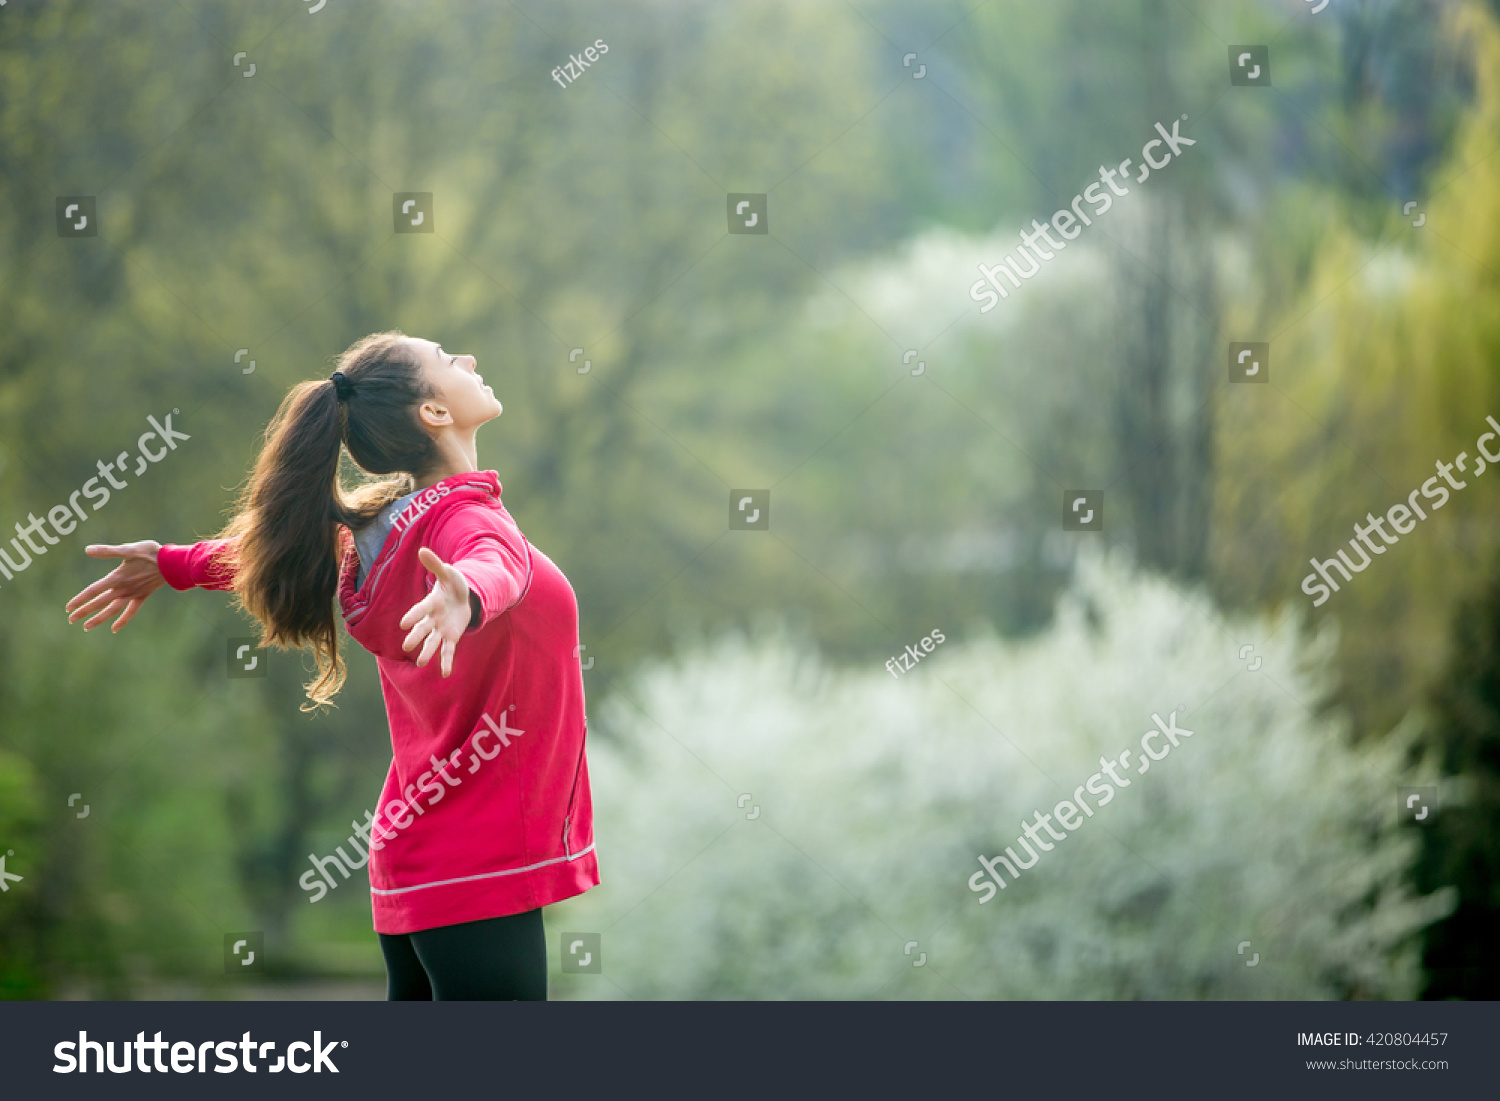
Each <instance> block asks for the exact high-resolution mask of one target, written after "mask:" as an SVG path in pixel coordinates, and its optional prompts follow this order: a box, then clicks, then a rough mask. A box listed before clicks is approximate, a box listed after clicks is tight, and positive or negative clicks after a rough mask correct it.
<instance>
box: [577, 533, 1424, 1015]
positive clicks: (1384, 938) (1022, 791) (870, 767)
mask: <svg viewBox="0 0 1500 1101" xmlns="http://www.w3.org/2000/svg"><path fill="white" fill-rule="evenodd" d="M933 626H935V627H938V628H941V627H942V626H943V625H941V624H934V625H933ZM948 637H949V641H948V642H946V643H945V644H943V645H941V646H939V647H938V648H937V650H936V652H935V653H933V654H931V655H930V656H928V657H926V658H925V659H924V660H923V661H921V662H920V663H919V664H917V665H916V666H915V668H913V669H912V670H911V671H910V672H908V673H904V674H902V675H901V676H900V678H899V679H896V678H894V677H893V676H892V675H891V673H890V672H889V671H887V670H885V669H883V668H880V667H879V666H878V665H877V666H875V667H874V668H873V669H871V670H869V671H865V670H860V669H852V670H833V669H830V668H828V667H826V666H825V665H823V664H822V663H821V662H820V661H819V659H818V657H817V655H816V654H815V653H813V652H812V651H811V650H810V648H808V647H806V646H804V645H801V644H799V643H798V642H796V641H795V640H793V639H791V638H788V637H787V636H786V635H784V634H779V633H776V632H769V633H764V634H762V635H761V636H759V637H756V638H754V639H746V638H744V637H743V636H728V637H724V638H721V639H720V640H718V641H717V642H716V643H713V644H711V645H708V646H705V647H703V648H701V649H699V650H697V651H695V652H693V653H690V654H688V655H687V656H684V657H682V658H680V659H679V660H677V661H675V662H671V663H663V664H658V665H655V666H652V667H650V668H646V669H643V670H642V671H640V672H639V673H638V675H637V676H636V677H634V678H633V679H632V680H631V681H629V682H628V683H625V684H621V685H619V686H617V687H616V689H615V691H614V692H612V693H611V694H610V695H609V697H608V698H607V699H606V700H605V701H604V702H603V704H602V706H598V707H596V708H595V714H596V721H595V723H594V724H593V733H592V736H591V741H590V767H591V773H592V785H593V791H594V798H595V809H596V835H597V838H598V845H599V860H600V867H601V875H602V878H603V884H602V885H601V886H600V887H599V888H596V889H595V890H594V891H592V892H590V893H589V894H587V895H585V896H583V897H582V898H580V899H578V900H575V901H571V902H568V903H565V904H563V905H561V906H559V907H556V908H555V909H554V911H551V912H550V916H549V924H550V926H551V929H552V930H553V931H554V932H556V931H559V930H569V931H571V930H588V931H593V932H602V933H603V952H602V955H603V960H604V974H603V976H602V978H598V977H579V978H577V979H574V978H572V977H569V976H557V977H555V978H554V989H555V996H560V997H637V998H872V997H894V998H1005V999H1033V998H1070V999H1076V998H1297V999H1301V998H1336V997H1381V998H1407V997H1411V996H1413V995H1414V994H1415V992H1416V979H1417V961H1416V951H1415V943H1414V937H1413V934H1414V933H1415V932H1416V931H1417V930H1419V929H1420V928H1421V927H1422V926H1423V925H1424V924H1426V923H1428V922H1430V921H1432V920H1434V919H1436V918H1437V917H1440V916H1442V915H1443V914H1444V913H1446V912H1447V910H1448V908H1449V907H1450V906H1451V901H1450V899H1449V898H1448V897H1447V896H1446V895H1437V896H1429V897H1425V898H1422V897H1415V896H1414V895H1413V894H1412V893H1411V892H1410V890H1409V889H1408V888H1407V886H1406V885H1405V882H1404V872H1405V869H1406V868H1407V866H1408V864H1409V863H1410V861H1411V860H1412V858H1413V856H1414V853H1415V847H1416V840H1415V837H1414V835H1413V833H1412V827H1409V826H1408V827H1402V826H1401V825H1400V824H1399V823H1398V815H1397V809H1396V804H1397V800H1396V793H1395V789H1396V786H1397V784H1398V783H1403V784H1412V783H1418V782H1421V779H1420V777H1419V776H1417V775H1414V774H1412V773H1410V772H1409V771H1406V772H1403V765H1402V760H1403V753H1404V750H1405V746H1406V740H1405V736H1404V735H1403V734H1402V733H1400V732H1396V733H1393V734H1391V735H1390V736H1388V737H1387V738H1385V739H1383V740H1380V741H1378V742H1375V743H1369V742H1367V743H1364V744H1360V745H1357V746H1356V745H1352V744H1351V743H1350V740H1349V738H1348V733H1347V728H1346V726H1345V725H1344V724H1343V723H1342V722H1341V721H1340V720H1339V718H1338V717H1337V716H1336V715H1335V716H1328V715H1320V714H1319V713H1318V711H1317V704H1318V701H1319V698H1320V695H1321V693H1322V692H1323V690H1324V688H1325V686H1326V682H1325V674H1324V673H1323V669H1324V667H1325V664H1326V660H1327V657H1328V656H1329V655H1328V650H1329V647H1328V641H1329V640H1327V639H1326V638H1325V639H1324V640H1323V641H1322V642H1321V643H1319V644H1314V645H1312V646H1308V645H1306V644H1303V643H1300V642H1299V641H1298V637H1297V631H1296V629H1295V624H1294V623H1292V622H1290V621H1287V620H1278V621H1265V620H1251V619H1246V620H1241V621H1232V620H1229V619H1226V618H1225V617H1223V616H1222V615H1221V614H1220V613H1219V612H1217V611H1216V610H1215V609H1214V608H1213V607H1212V606H1211V605H1210V604H1209V603H1208V601H1207V599H1206V598H1204V597H1202V596H1201V595H1200V594H1198V593H1195V592H1185V591H1183V590H1181V589H1179V588H1177V587H1175V586H1174V585H1173V584H1171V583H1169V582H1167V581H1164V580H1161V579H1159V578H1153V577H1142V576H1139V575H1134V574H1132V573H1131V572H1130V571H1129V570H1128V569H1127V568H1126V567H1124V566H1123V565H1121V564H1118V563H1114V564H1111V563H1110V562H1107V561H1096V560H1084V561H1082V562H1081V563H1080V568H1079V571H1078V575H1077V579H1076V581H1075V583H1074V585H1073V587H1072V589H1071V590H1070V591H1069V592H1068V594H1067V595H1066V596H1065V598H1064V599H1063V601H1062V602H1061V604H1060V606H1059V609H1058V614H1057V616H1056V619H1055V621H1054V623H1053V625H1052V626H1051V627H1050V628H1049V629H1048V630H1047V631H1046V632H1045V633H1044V634H1041V635H1039V636H1037V637H1035V638H1032V639H1029V640H1025V641H1019V642H1004V641H1000V640H997V639H994V638H980V639H977V640H970V641H967V642H959V641H958V640H956V639H955V638H953V637H952V634H951V633H949V635H948ZM1246 646H1250V647H1253V650H1246V651H1244V653H1245V656H1244V657H1241V651H1242V650H1243V649H1244V647H1246ZM1252 667H1253V668H1252ZM1174 711H1175V712H1176V722H1177V725H1178V726H1180V727H1183V728H1186V729H1188V730H1191V731H1193V733H1192V735H1191V736H1190V737H1189V736H1184V737H1182V738H1181V739H1180V745H1179V746H1178V747H1177V748H1175V749H1172V750H1171V752H1170V755H1169V756H1167V757H1165V758H1164V759H1162V760H1159V761H1156V762H1154V763H1153V766H1152V767H1150V768H1149V770H1148V772H1146V773H1145V774H1139V773H1137V772H1136V771H1135V770H1134V769H1133V768H1127V769H1125V770H1123V771H1122V775H1123V776H1126V777H1128V778H1129V779H1130V780H1131V784H1130V786H1129V787H1122V788H1121V789H1120V790H1118V791H1117V792H1116V793H1115V796H1114V798H1113V800H1112V802H1110V803H1109V805H1107V806H1098V805H1097V800H1095V814H1094V816H1093V817H1091V818H1085V819H1084V820H1083V823H1082V825H1081V826H1079V827H1078V828H1076V829H1075V830H1074V831H1073V832H1071V833H1067V835H1066V837H1065V839H1064V840H1060V841H1056V842H1054V843H1053V844H1054V847H1053V849H1052V850H1051V851H1045V852H1042V853H1041V854H1040V860H1039V862H1038V863H1037V864H1036V865H1035V866H1034V867H1032V868H1031V869H1029V870H1027V871H1024V872H1022V873H1021V874H1020V877H1019V879H1017V880H1015V881H1013V882H1009V877H1007V880H1008V886H1007V887H1006V888H1005V889H1004V890H1003V891H1000V892H998V893H995V894H994V895H993V897H989V896H990V892H985V893H983V894H981V893H976V892H975V891H973V890H972V889H971V887H970V885H969V880H970V877H971V876H972V875H973V874H974V873H975V872H978V871H979V870H980V865H979V860H978V858H979V856H980V855H986V856H991V857H993V856H994V855H996V854H997V853H999V852H1002V851H1003V850H1004V848H1005V846H1007V845H1011V846H1014V845H1016V838H1017V836H1018V835H1019V834H1020V833H1021V822H1022V820H1023V819H1027V820H1031V819H1032V818H1033V816H1034V815H1035V813H1036V812H1037V811H1044V812H1051V811H1052V809H1053V807H1054V806H1055V805H1056V804H1057V803H1058V802H1059V801H1060V800H1064V799H1070V798H1071V797H1072V794H1073V792H1074V791H1075V790H1076V789H1077V788H1078V787H1080V786H1082V785H1084V784H1086V783H1087V781H1088V780H1089V779H1090V777H1092V776H1093V775H1094V774H1095V773H1098V772H1100V770H1101V758H1107V759H1114V758H1116V757H1117V756H1118V755H1119V753H1120V751H1121V750H1123V749H1127V748H1129V749H1132V750H1135V751H1136V752H1137V753H1138V752H1139V748H1138V747H1139V745H1140V739H1141V735H1142V734H1143V733H1144V732H1145V731H1146V730H1149V729H1151V728H1152V726H1153V720H1152V715H1153V713H1155V714H1159V715H1161V716H1163V717H1166V716H1168V715H1169V714H1170V713H1172V712H1174ZM1135 761H1136V758H1134V757H1133V758H1132V760H1131V764H1132V765H1134V764H1135ZM1042 836H1043V837H1046V836H1047V835H1046V834H1045V833H1043V834H1042ZM981 898H989V901H987V902H983V903H982V902H981V901H980V900H981ZM1246 941H1248V942H1249V944H1248V945H1245V944H1244V942H1246ZM912 942H916V943H915V944H913V943H912Z"/></svg>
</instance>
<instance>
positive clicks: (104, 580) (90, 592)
mask: <svg viewBox="0 0 1500 1101" xmlns="http://www.w3.org/2000/svg"><path fill="white" fill-rule="evenodd" d="M113 576H114V574H109V575H108V576H106V577H101V578H100V579H99V580H98V581H95V582H94V583H93V584H92V585H90V586H89V587H88V588H86V589H84V590H83V591H81V592H80V593H79V594H78V595H77V596H75V597H74V598H73V599H72V600H70V601H68V602H67V604H65V605H64V608H65V609H66V610H67V611H69V612H71V611H73V610H74V609H75V608H77V607H78V606H79V605H81V604H85V603H87V602H89V601H91V600H93V599H94V597H96V596H98V595H99V594H100V593H103V592H108V591H109V589H110V588H111V587H112V586H113V584H114V582H113V581H111V580H110V578H112V577H113ZM75 618H77V617H76V616H69V617H68V622H69V623H72V622H73V620H74V619H75Z"/></svg>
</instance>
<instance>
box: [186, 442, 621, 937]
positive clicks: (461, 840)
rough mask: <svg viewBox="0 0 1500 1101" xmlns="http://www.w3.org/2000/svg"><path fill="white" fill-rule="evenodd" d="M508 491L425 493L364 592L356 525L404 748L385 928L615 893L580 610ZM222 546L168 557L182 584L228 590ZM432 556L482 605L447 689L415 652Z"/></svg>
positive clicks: (374, 886) (349, 590)
mask: <svg viewBox="0 0 1500 1101" xmlns="http://www.w3.org/2000/svg"><path fill="white" fill-rule="evenodd" d="M500 492H501V486H500V479H499V476H498V475H497V474H496V473H495V472H494V471H492V470H487V471H480V472H478V473H473V474H455V475H453V476H452V477H449V478H445V479H443V480H442V481H441V482H438V483H437V484H436V485H434V486H432V487H431V488H429V489H427V490H425V491H424V492H423V493H422V494H421V495H420V496H418V497H417V498H416V499H415V500H414V501H413V502H411V504H409V505H408V506H407V507H406V508H404V509H403V510H402V511H401V513H400V514H399V515H398V516H397V517H396V524H395V526H394V528H393V529H392V530H391V533H390V535H389V536H388V537H387V538H386V540H385V545H384V546H383V547H382V548H381V551H380V555H379V557H377V558H376V559H375V561H374V562H373V563H371V565H370V569H369V571H368V574H367V576H366V578H365V581H364V584H363V586H362V587H361V588H359V589H358V590H356V588H355V579H356V577H357V576H358V569H359V558H358V555H357V553H356V552H355V550H354V547H353V545H352V540H350V539H349V538H348V532H347V529H346V530H345V531H344V536H345V540H344V541H345V547H346V549H345V553H344V561H343V568H342V570H341V572H340V577H339V603H340V605H341V607H342V610H343V613H344V622H345V625H346V626H347V628H348V631H349V634H350V636H351V637H352V638H353V639H354V640H355V641H356V642H358V643H359V644H360V645H362V646H363V647H364V648H365V649H367V650H369V651H370V652H371V653H372V654H374V655H375V660H376V664H377V665H378V666H379V668H380V684H381V690H382V693H383V695H384V696H385V708H386V715H387V717H388V719H389V721H390V727H391V748H392V751H393V753H394V759H393V760H392V761H391V768H390V772H389V773H388V774H387V776H386V780H385V787H384V789H383V790H382V791H381V794H380V803H379V807H378V810H377V812H376V813H375V815H374V817H373V823H369V828H368V830H367V831H364V832H367V833H368V834H369V846H370V854H369V866H370V895H371V900H372V908H373V911H374V920H375V930H376V932H379V933H412V932H416V931H418V930H421V929H430V928H433V927H435V926H439V925H453V924H457V923H459V922H465V921H478V920H481V919H483V918H491V917H501V916H503V915H506V914H516V913H521V912H523V911H525V910H532V909H535V908H537V907H539V906H546V905H548V904H550V903H553V902H558V901H560V900H562V899H565V898H572V897H573V896H574V895H579V894H582V893H583V892H584V891H587V890H588V889H589V888H590V887H593V886H595V885H596V884H597V883H598V882H599V869H598V864H597V862H596V860H595V855H594V827H593V805H592V801H591V800H590V797H589V777H588V764H587V762H586V761H585V759H584V735H585V728H586V719H585V716H584V700H583V673H582V670H581V668H580V667H579V662H578V649H577V647H578V604H577V600H576V598H575V597H574V594H573V588H572V586H571V585H569V584H568V579H567V578H566V577H564V576H563V573H562V571H561V570H559V569H558V568H557V567H556V566H555V565H553V563H552V561H551V560H550V559H549V558H547V556H546V555H544V554H542V552H541V551H539V550H537V549H536V548H535V547H533V546H532V545H531V544H530V543H529V542H528V541H527V540H526V537H525V536H523V535H522V534H521V531H520V529H519V528H518V527H517V526H516V523H515V521H514V520H513V519H512V518H511V515H510V513H509V512H507V511H506V509H505V506H504V505H503V504H502V503H501V501H500ZM222 546H223V544H222V543H220V542H215V541H209V542H203V543H195V544H193V545H192V546H188V547H181V546H164V547H162V549H161V553H160V555H159V556H158V559H157V563H158V566H159V568H160V570H161V573H162V576H163V577H164V578H166V581H167V583H168V584H169V585H171V586H172V587H173V588H174V589H189V588H192V587H194V586H195V585H196V586H202V587H203V588H208V589H228V588H231V587H232V584H233V580H232V575H231V574H230V573H229V570H228V568H227V563H225V562H223V561H221V560H219V559H217V558H216V557H215V554H216V553H217V551H218V550H219V549H220V548H221V547H222ZM424 546H425V547H430V548H431V549H432V551H433V552H434V553H435V554H437V556H438V557H439V558H441V559H442V560H443V561H444V562H447V563H449V564H451V565H453V566H455V567H456V568H457V569H458V570H459V571H460V572H462V573H463V575H464V577H465V578H466V579H467V580H468V582H469V586H470V588H471V589H472V591H473V592H474V593H476V594H477V595H478V597H479V601H480V604H481V605H482V607H483V614H482V618H481V621H480V624H479V625H478V626H477V627H475V628H474V629H472V630H470V631H469V632H468V633H467V634H466V635H464V637H463V638H462V639H461V640H460V641H459V643H458V647H457V649H456V650H455V652H454V657H453V674H452V676H450V677H449V678H448V679H446V680H444V679H443V677H442V674H441V671H440V668H439V659H438V657H437V655H434V656H433V659H432V660H431V661H430V662H429V663H428V664H427V665H426V666H425V667H423V668H420V669H419V668H417V665H416V654H417V653H419V652H420V651H418V650H414V651H413V652H412V653H411V654H407V653H405V652H404V651H403V650H402V649H401V643H402V640H403V639H404V638H405V637H406V634H407V632H406V631H405V630H403V629H402V628H401V626H400V621H401V617H402V616H403V615H405V614H406V612H407V611H408V610H409V609H410V608H411V606H412V605H413V604H415V603H417V601H419V600H421V599H422V598H423V597H424V596H426V595H427V593H428V592H430V591H431V589H432V585H433V578H432V575H431V574H429V573H428V572H427V570H426V569H425V568H424V567H423V566H422V564H421V563H420V562H419V561H418V560H417V550H418V549H419V548H421V547H424ZM368 818H369V816H368V815H367V819H368ZM362 836H363V833H362Z"/></svg>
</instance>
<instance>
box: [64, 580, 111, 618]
mask: <svg viewBox="0 0 1500 1101" xmlns="http://www.w3.org/2000/svg"><path fill="white" fill-rule="evenodd" d="M96 588H98V586H96V585H90V586H89V587H88V589H85V590H84V591H83V592H82V593H79V594H78V596H75V597H74V598H73V600H71V601H69V607H70V608H71V611H70V612H69V613H68V622H69V623H76V622H77V621H78V620H80V619H82V618H83V617H84V616H90V615H93V614H94V613H95V612H97V611H98V610H99V609H100V608H103V607H104V606H105V605H107V604H109V603H110V601H113V600H119V599H120V594H119V593H118V592H117V591H116V590H115V588H114V586H112V585H106V586H104V587H103V588H100V589H98V592H97V594H96V595H94V596H93V597H92V598H91V599H89V600H87V601H86V602H84V603H82V604H78V603H77V601H78V600H79V599H80V598H82V597H83V596H86V595H88V593H89V592H90V591H91V590H94V589H96Z"/></svg>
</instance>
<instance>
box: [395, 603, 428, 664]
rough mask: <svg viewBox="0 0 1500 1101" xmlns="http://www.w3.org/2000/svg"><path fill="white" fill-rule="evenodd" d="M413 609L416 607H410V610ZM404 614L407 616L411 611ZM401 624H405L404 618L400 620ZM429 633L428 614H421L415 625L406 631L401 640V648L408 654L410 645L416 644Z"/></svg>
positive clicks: (410, 648)
mask: <svg viewBox="0 0 1500 1101" xmlns="http://www.w3.org/2000/svg"><path fill="white" fill-rule="evenodd" d="M415 610H416V609H412V611H415ZM406 614H407V616H408V617H409V616H410V615H411V612H407V613H406ZM401 626H403V627H405V626H406V620H405V619H403V620H402V621H401ZM431 633H432V619H431V618H430V617H428V616H423V617H422V618H421V619H419V620H417V622H416V625H415V626H413V627H412V629H411V630H410V631H408V632H407V633H406V638H404V639H402V641H401V649H403V650H405V651H406V652H407V653H408V654H409V653H411V651H412V647H414V646H416V644H417V643H419V642H421V641H422V640H423V639H425V638H426V637H427V636H428V635H429V634H431Z"/></svg>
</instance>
